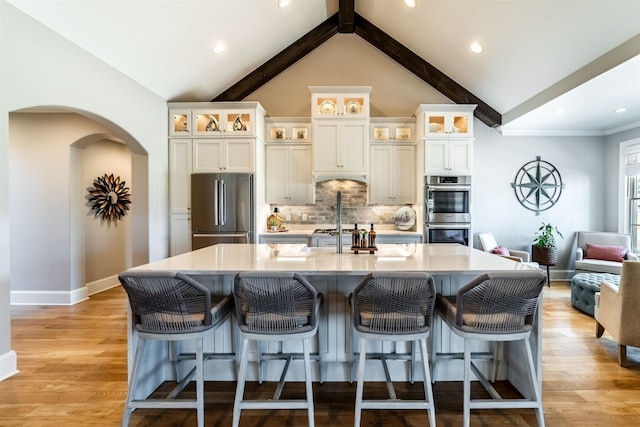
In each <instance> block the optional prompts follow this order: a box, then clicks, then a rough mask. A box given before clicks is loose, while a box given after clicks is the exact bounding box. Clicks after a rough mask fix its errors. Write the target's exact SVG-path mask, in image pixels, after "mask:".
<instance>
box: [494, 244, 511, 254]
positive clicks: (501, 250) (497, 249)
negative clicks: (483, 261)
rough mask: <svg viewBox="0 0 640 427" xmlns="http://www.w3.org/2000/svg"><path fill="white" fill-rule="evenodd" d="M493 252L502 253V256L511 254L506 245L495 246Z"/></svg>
mask: <svg viewBox="0 0 640 427" xmlns="http://www.w3.org/2000/svg"><path fill="white" fill-rule="evenodd" d="M491 253H493V254H496V255H502V256H509V255H510V254H509V249H507V248H505V247H504V246H496V247H495V248H493V250H492V251H491Z"/></svg>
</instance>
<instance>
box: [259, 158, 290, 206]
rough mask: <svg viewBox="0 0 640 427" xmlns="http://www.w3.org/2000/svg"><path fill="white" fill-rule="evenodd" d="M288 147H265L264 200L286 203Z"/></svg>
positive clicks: (273, 202)
mask: <svg viewBox="0 0 640 427" xmlns="http://www.w3.org/2000/svg"><path fill="white" fill-rule="evenodd" d="M288 163H289V147H287V146H268V147H267V165H266V169H267V174H266V182H265V186H266V199H267V200H266V202H267V203H271V204H279V203H287V196H288V193H287V180H288V176H289V173H288Z"/></svg>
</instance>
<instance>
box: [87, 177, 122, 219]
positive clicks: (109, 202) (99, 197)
mask: <svg viewBox="0 0 640 427" xmlns="http://www.w3.org/2000/svg"><path fill="white" fill-rule="evenodd" d="M88 190H89V195H88V198H89V205H90V206H91V210H92V211H93V212H94V216H97V217H102V219H103V220H105V221H107V222H111V221H117V220H119V219H120V220H121V219H122V218H123V217H124V216H125V215H126V214H127V212H126V211H128V210H129V205H130V204H131V194H130V193H129V188H128V187H125V181H121V180H120V177H119V176H118V177H114V176H113V174H110V175H107V174H104V176H99V177H97V178H96V179H94V180H93V187H89V189H88Z"/></svg>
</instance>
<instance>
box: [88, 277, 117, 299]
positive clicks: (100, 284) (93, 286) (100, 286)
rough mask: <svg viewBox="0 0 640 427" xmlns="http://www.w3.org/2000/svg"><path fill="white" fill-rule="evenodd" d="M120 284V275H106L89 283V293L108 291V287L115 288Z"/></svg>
mask: <svg viewBox="0 0 640 427" xmlns="http://www.w3.org/2000/svg"><path fill="white" fill-rule="evenodd" d="M119 285H120V280H118V275H117V274H116V275H113V276H110V277H105V278H104V279H100V280H96V281H94V282H91V283H87V285H86V286H87V290H88V292H89V295H95V294H99V293H100V292H103V291H106V290H107V289H111V288H115V287H116V286H119Z"/></svg>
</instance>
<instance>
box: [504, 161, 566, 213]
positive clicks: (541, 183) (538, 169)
mask: <svg viewBox="0 0 640 427" xmlns="http://www.w3.org/2000/svg"><path fill="white" fill-rule="evenodd" d="M511 187H513V190H514V191H515V193H516V198H517V199H518V201H519V202H520V204H521V205H522V206H524V207H525V208H527V209H529V210H532V211H534V212H535V213H536V215H540V212H542V211H546V210H547V209H550V208H551V207H552V206H553V205H555V204H556V203H557V202H558V199H560V195H561V194H562V189H563V188H564V184H563V183H562V177H561V176H560V172H559V171H558V169H556V167H555V166H553V165H552V164H551V163H549V162H546V161H544V160H541V158H540V156H536V159H535V160H533V161H531V162H528V163H525V164H524V165H523V166H522V167H521V168H520V170H518V172H517V173H516V177H515V179H514V181H513V183H511Z"/></svg>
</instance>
